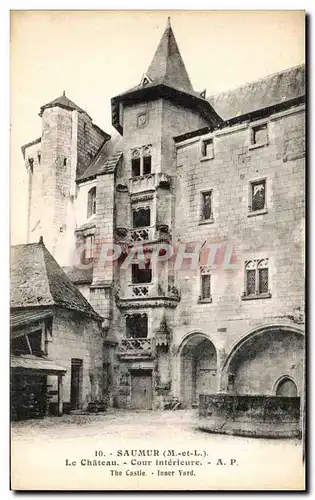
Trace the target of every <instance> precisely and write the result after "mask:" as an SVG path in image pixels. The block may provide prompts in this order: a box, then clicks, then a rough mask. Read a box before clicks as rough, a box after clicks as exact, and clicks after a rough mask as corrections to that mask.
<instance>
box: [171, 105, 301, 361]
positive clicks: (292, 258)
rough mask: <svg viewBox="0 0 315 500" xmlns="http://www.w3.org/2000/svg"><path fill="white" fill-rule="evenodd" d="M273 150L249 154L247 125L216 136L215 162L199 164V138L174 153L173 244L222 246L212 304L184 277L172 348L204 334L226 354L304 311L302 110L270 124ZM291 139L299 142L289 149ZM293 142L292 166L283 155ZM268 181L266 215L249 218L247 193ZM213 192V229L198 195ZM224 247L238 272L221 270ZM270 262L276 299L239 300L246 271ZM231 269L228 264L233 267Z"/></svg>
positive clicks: (193, 273)
mask: <svg viewBox="0 0 315 500" xmlns="http://www.w3.org/2000/svg"><path fill="white" fill-rule="evenodd" d="M267 122H268V130H269V144H268V145H267V146H265V147H257V148H252V147H251V145H250V127H249V126H250V125H252V124H249V123H246V124H243V125H239V126H235V127H231V128H226V129H224V130H221V131H217V132H215V133H214V134H213V140H214V158H213V159H207V160H203V161H201V141H202V140H203V139H204V138H205V137H197V138H194V139H190V140H187V141H186V142H182V143H180V144H178V145H177V176H176V189H175V223H174V227H173V232H174V243H175V244H176V243H181V242H192V243H193V245H194V243H199V242H201V243H204V242H206V241H207V242H210V243H218V245H222V247H221V251H219V252H218V254H217V260H216V261H215V264H216V268H213V269H212V270H211V294H212V302H211V303H207V304H200V303H198V297H199V295H200V276H199V271H198V269H195V270H190V269H188V268H187V267H186V269H180V270H179V271H178V273H177V283H178V284H179V286H180V288H181V302H180V304H179V306H178V307H177V309H176V311H175V322H174V343H175V344H177V345H179V344H180V343H181V340H182V338H183V336H184V335H186V334H187V333H189V332H191V331H195V330H201V331H203V332H205V333H207V334H209V335H210V337H211V338H212V339H213V341H214V343H215V346H216V348H218V349H222V348H223V349H225V350H226V351H228V350H229V348H230V346H231V345H232V344H233V342H235V341H236V340H237V339H238V338H239V337H240V336H242V335H243V334H244V333H245V332H246V331H248V330H250V329H251V328H254V327H255V326H258V325H260V324H262V323H264V322H266V323H271V322H272V321H273V320H275V319H276V318H277V319H280V318H283V319H284V320H288V321H289V319H288V318H289V317H291V318H292V317H293V315H294V311H296V310H298V308H300V310H301V311H302V312H303V310H304V189H305V185H304V175H305V174H304V169H305V160H304V149H303V137H304V134H305V132H304V122H305V115H304V107H303V106H300V107H299V108H294V109H292V110H290V111H287V112H283V113H279V114H278V115H273V116H271V117H270V118H269V119H268V120H267ZM291 137H295V138H296V140H295V141H292V140H291V139H289V138H291ZM288 141H290V147H291V148H293V149H294V154H293V152H292V151H291V156H290V159H289V157H288V155H287V154H286V149H287V144H288ZM261 178H266V183H267V211H266V213H264V214H261V215H254V216H250V215H251V214H250V213H249V210H248V204H249V185H250V182H251V181H255V180H258V179H261ZM205 189H210V190H213V222H211V223H202V221H201V220H200V204H201V191H202V190H205ZM226 244H231V245H232V247H233V256H232V261H231V262H232V263H234V264H235V267H234V268H233V269H224V266H223V261H224V251H225V248H226ZM252 258H268V259H269V288H270V292H271V298H265V299H260V298H258V299H256V300H242V295H243V292H244V263H245V260H249V259H252ZM228 262H230V259H228Z"/></svg>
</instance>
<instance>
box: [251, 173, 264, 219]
mask: <svg viewBox="0 0 315 500" xmlns="http://www.w3.org/2000/svg"><path fill="white" fill-rule="evenodd" d="M264 208H266V180H265V179H264V180H261V181H255V182H251V203H250V210H251V211H253V212H255V211H256V210H263V209H264Z"/></svg>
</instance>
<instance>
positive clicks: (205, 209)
mask: <svg viewBox="0 0 315 500" xmlns="http://www.w3.org/2000/svg"><path fill="white" fill-rule="evenodd" d="M201 219H202V220H203V221H210V220H212V219H213V215H212V191H203V192H202V193H201Z"/></svg>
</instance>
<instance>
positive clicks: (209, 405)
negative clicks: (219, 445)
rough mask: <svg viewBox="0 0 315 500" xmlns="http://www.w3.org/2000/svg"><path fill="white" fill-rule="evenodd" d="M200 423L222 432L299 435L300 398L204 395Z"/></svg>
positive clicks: (243, 434)
mask: <svg viewBox="0 0 315 500" xmlns="http://www.w3.org/2000/svg"><path fill="white" fill-rule="evenodd" d="M198 426H199V427H200V428H201V429H203V430H205V431H209V432H214V433H220V434H236V435H242V436H255V437H293V436H299V435H300V432H301V431H300V398H298V397H296V398H287V397H276V396H229V395H227V394H211V395H200V397H199V424H198Z"/></svg>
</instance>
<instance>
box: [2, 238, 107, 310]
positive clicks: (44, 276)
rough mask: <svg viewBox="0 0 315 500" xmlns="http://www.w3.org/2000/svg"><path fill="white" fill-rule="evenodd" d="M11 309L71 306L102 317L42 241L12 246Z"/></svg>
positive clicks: (73, 308) (70, 307)
mask: <svg viewBox="0 0 315 500" xmlns="http://www.w3.org/2000/svg"><path fill="white" fill-rule="evenodd" d="M10 280H11V289H10V306H11V308H28V307H32V308H33V307H47V306H48V307H49V306H50V307H52V306H59V307H63V308H66V309H71V310H74V311H77V312H80V313H82V314H87V315H88V316H94V317H96V318H100V316H99V315H98V314H97V313H96V312H95V311H94V309H93V308H92V306H91V305H90V304H89V302H88V301H87V300H86V299H85V297H83V295H82V294H81V292H80V291H79V289H78V288H77V287H76V286H75V285H74V284H73V283H72V282H71V281H70V279H69V278H68V276H67V275H66V273H65V272H64V271H63V269H62V268H61V267H60V266H59V264H58V263H57V262H56V260H55V259H54V258H53V256H52V255H51V254H50V253H49V252H48V250H47V248H46V247H45V245H44V244H43V243H28V244H25V245H15V246H13V247H11V271H10Z"/></svg>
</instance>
